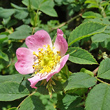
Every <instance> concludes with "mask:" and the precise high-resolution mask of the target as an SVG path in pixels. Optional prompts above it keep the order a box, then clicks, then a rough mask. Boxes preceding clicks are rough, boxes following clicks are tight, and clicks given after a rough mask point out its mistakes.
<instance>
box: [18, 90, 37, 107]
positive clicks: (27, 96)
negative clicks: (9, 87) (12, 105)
mask: <svg viewBox="0 0 110 110" xmlns="http://www.w3.org/2000/svg"><path fill="white" fill-rule="evenodd" d="M35 93H36V91H34V92H32V93H31V94H29V95H28V96H27V97H30V96H32V95H33V94H35ZM27 97H26V98H27ZM26 98H25V99H26ZM25 99H24V100H23V101H22V102H21V103H20V104H19V105H18V107H17V109H19V107H20V106H21V104H22V103H23V102H24V101H25Z"/></svg>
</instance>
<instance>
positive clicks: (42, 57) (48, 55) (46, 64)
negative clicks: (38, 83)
mask: <svg viewBox="0 0 110 110" xmlns="http://www.w3.org/2000/svg"><path fill="white" fill-rule="evenodd" d="M43 47H45V48H46V49H45V50H44V49H43V48H39V49H38V50H39V52H38V54H36V52H33V55H35V56H36V57H37V60H38V61H37V63H36V62H34V65H33V68H34V70H35V74H37V73H42V74H43V73H49V72H51V71H52V70H53V69H55V67H56V66H57V64H58V63H59V62H60V59H61V56H60V52H59V51H57V52H56V53H54V52H53V49H54V48H55V47H53V48H52V49H51V47H50V45H47V46H46V45H44V46H43Z"/></svg>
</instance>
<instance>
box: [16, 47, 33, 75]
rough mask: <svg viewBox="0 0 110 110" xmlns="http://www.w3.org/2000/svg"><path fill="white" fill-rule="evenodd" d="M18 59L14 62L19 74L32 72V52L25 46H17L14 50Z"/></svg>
mask: <svg viewBox="0 0 110 110" xmlns="http://www.w3.org/2000/svg"><path fill="white" fill-rule="evenodd" d="M16 55H17V59H18V61H17V62H16V63H15V68H16V70H17V71H18V72H19V73H21V74H29V73H33V72H34V69H33V67H32V65H33V64H34V56H33V52H32V51H31V50H30V49H27V48H18V49H17V51H16Z"/></svg>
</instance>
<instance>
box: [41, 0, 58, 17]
mask: <svg viewBox="0 0 110 110" xmlns="http://www.w3.org/2000/svg"><path fill="white" fill-rule="evenodd" d="M48 4H50V5H48ZM52 4H53V3H52V1H51V0H49V1H46V2H44V3H43V4H42V5H41V7H40V10H41V11H42V12H44V13H45V14H47V15H49V16H53V17H57V13H56V11H55V9H54V8H53V6H54V5H53V6H52Z"/></svg>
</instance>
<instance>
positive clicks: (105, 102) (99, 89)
mask: <svg viewBox="0 0 110 110" xmlns="http://www.w3.org/2000/svg"><path fill="white" fill-rule="evenodd" d="M85 108H86V110H110V85H107V84H103V83H100V84H98V85H96V86H95V87H94V88H93V89H92V90H91V91H90V93H89V94H88V97H87V99H86V103H85Z"/></svg>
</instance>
